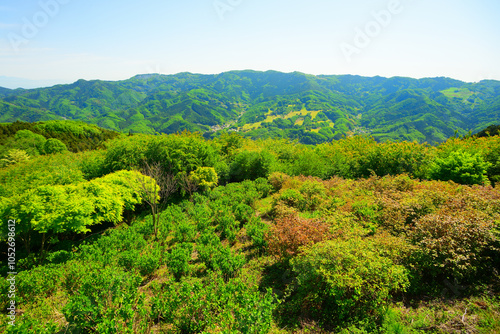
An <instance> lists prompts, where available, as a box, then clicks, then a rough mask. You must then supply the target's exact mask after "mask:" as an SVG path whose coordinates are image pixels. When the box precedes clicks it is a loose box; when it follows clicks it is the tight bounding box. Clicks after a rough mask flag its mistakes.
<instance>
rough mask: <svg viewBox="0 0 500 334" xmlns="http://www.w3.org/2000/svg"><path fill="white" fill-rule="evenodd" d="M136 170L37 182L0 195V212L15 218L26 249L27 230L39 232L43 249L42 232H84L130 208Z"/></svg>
mask: <svg viewBox="0 0 500 334" xmlns="http://www.w3.org/2000/svg"><path fill="white" fill-rule="evenodd" d="M136 174H137V172H129V171H121V172H116V173H113V174H109V175H107V176H105V177H103V178H100V179H94V180H92V181H88V182H80V183H75V184H69V185H42V186H38V187H36V188H34V189H30V190H29V191H27V192H26V193H23V194H20V195H17V196H14V197H10V198H6V199H4V200H3V201H2V206H1V207H0V210H1V215H2V216H3V217H6V218H8V219H14V220H16V222H17V223H18V224H19V227H18V228H17V232H18V233H19V234H21V235H22V234H24V237H23V238H24V239H25V241H26V245H25V246H26V248H27V250H28V251H29V249H30V246H29V244H28V240H29V239H30V234H31V233H33V232H38V233H41V234H42V235H43V236H44V239H43V240H42V246H41V247H42V249H43V247H44V241H45V234H46V233H54V234H58V233H64V232H68V231H71V232H76V233H86V232H89V231H90V229H89V226H91V225H95V224H99V223H101V222H103V221H105V222H113V223H118V222H120V221H121V220H122V216H123V211H124V210H125V209H129V210H132V209H133V208H134V205H136V204H138V203H140V202H141V201H142V197H141V195H142V194H141V192H140V191H139V189H138V187H137V185H134V183H133V180H134V179H135V178H136ZM143 177H145V176H143ZM131 180H132V181H131ZM152 182H154V181H152ZM134 187H135V189H134ZM4 224H6V223H5V222H4V223H3V225H2V226H5V225H4Z"/></svg>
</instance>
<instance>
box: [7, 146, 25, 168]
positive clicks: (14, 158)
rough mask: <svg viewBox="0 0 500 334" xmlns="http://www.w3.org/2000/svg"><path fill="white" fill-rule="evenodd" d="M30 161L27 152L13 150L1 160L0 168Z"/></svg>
mask: <svg viewBox="0 0 500 334" xmlns="http://www.w3.org/2000/svg"><path fill="white" fill-rule="evenodd" d="M29 159H30V156H29V155H28V154H27V153H26V151H23V150H18V149H13V150H10V151H8V152H7V154H6V155H5V158H3V159H1V160H0V167H6V166H10V165H15V164H18V163H22V162H26V161H28V160H29Z"/></svg>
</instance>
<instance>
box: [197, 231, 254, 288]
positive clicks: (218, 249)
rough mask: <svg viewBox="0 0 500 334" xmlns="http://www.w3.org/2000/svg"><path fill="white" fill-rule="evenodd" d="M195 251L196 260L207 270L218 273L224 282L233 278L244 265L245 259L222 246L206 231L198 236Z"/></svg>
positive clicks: (213, 235)
mask: <svg viewBox="0 0 500 334" xmlns="http://www.w3.org/2000/svg"><path fill="white" fill-rule="evenodd" d="M196 249H197V251H198V258H199V259H200V260H201V261H203V262H204V263H205V265H206V267H207V269H209V270H215V271H220V272H221V273H222V275H223V277H224V278H225V279H226V280H227V279H229V278H231V277H234V276H235V275H236V273H237V272H238V271H239V270H240V269H241V267H243V265H244V264H245V257H244V256H243V255H240V254H235V253H234V252H233V251H232V250H231V248H230V247H228V246H224V245H222V243H221V241H220V239H219V237H218V236H217V235H216V234H215V233H214V232H213V231H206V232H205V233H204V234H203V235H201V236H200V238H199V239H198V243H197V245H196Z"/></svg>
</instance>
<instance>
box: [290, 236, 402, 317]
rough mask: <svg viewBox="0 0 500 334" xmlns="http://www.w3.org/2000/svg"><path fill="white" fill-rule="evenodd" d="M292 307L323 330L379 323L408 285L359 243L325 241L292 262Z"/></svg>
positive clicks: (384, 259) (374, 251)
mask: <svg viewBox="0 0 500 334" xmlns="http://www.w3.org/2000/svg"><path fill="white" fill-rule="evenodd" d="M292 266H293V270H294V272H295V273H296V274H297V284H296V288H295V289H296V293H297V295H296V296H295V297H294V298H295V300H296V303H297V307H298V308H299V309H302V312H306V314H308V315H309V316H310V317H312V318H314V319H318V320H319V321H320V322H321V323H322V324H324V325H326V326H338V325H341V324H342V325H344V326H345V324H348V323H356V322H357V321H362V320H363V319H365V318H374V319H375V320H376V319H380V317H381V315H382V313H383V306H385V305H387V303H388V302H389V300H390V297H391V294H392V293H395V292H398V291H404V290H405V289H406V288H407V287H408V284H409V281H408V277H407V274H408V273H407V270H406V269H405V268H404V267H403V266H401V265H397V264H394V263H393V261H392V260H391V259H389V258H387V257H384V256H382V255H380V254H379V252H378V251H377V249H376V248H375V247H374V246H373V245H372V244H371V243H370V242H366V241H363V240H361V239H351V240H347V241H334V240H331V241H325V242H321V243H318V244H316V245H314V246H311V247H309V248H307V249H306V250H305V251H304V253H303V254H301V255H299V256H298V257H297V258H295V259H293V260H292Z"/></svg>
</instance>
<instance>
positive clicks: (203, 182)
mask: <svg viewBox="0 0 500 334" xmlns="http://www.w3.org/2000/svg"><path fill="white" fill-rule="evenodd" d="M190 177H191V178H192V179H193V181H194V182H195V183H196V184H197V185H198V186H199V187H200V188H201V189H203V190H207V189H212V188H213V187H215V186H216V185H217V183H218V181H219V179H218V177H217V173H216V172H215V169H214V168H213V167H198V168H197V169H196V170H194V171H193V172H192V173H191V175H190Z"/></svg>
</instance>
